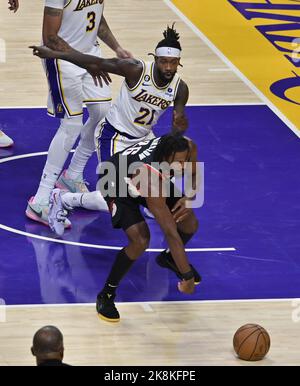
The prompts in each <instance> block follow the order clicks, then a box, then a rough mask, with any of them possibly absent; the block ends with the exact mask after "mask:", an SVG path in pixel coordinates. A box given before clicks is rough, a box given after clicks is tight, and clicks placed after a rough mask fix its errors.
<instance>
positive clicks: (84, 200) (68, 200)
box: [62, 190, 108, 212]
mask: <svg viewBox="0 0 300 386" xmlns="http://www.w3.org/2000/svg"><path fill="white" fill-rule="evenodd" d="M62 201H63V203H64V204H66V205H67V206H71V207H72V208H85V209H88V210H99V211H102V212H108V206H107V203H106V201H105V200H104V198H103V196H102V194H101V193H100V192H99V191H97V190H96V191H95V192H89V193H65V194H64V195H63V196H62Z"/></svg>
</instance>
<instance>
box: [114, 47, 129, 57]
mask: <svg viewBox="0 0 300 386" xmlns="http://www.w3.org/2000/svg"><path fill="white" fill-rule="evenodd" d="M116 54H117V57H118V58H119V59H133V55H132V53H131V52H129V51H127V50H124V48H122V47H118V48H117V49H116Z"/></svg>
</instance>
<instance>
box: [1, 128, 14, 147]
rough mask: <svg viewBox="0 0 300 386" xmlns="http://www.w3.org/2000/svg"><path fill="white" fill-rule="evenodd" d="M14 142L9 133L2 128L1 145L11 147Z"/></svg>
mask: <svg viewBox="0 0 300 386" xmlns="http://www.w3.org/2000/svg"><path fill="white" fill-rule="evenodd" d="M13 144H14V141H13V140H12V139H11V138H9V136H8V135H6V134H5V133H3V131H1V130H0V147H10V146H12V145H13Z"/></svg>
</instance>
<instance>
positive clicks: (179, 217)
mask: <svg viewBox="0 0 300 386" xmlns="http://www.w3.org/2000/svg"><path fill="white" fill-rule="evenodd" d="M186 201H187V197H182V198H181V199H180V200H178V201H177V202H176V204H175V205H174V207H173V209H172V210H171V212H172V214H173V218H174V220H175V222H176V223H179V222H181V221H183V220H185V219H186V218H187V217H188V216H189V215H190V214H191V211H192V209H191V208H187V207H186Z"/></svg>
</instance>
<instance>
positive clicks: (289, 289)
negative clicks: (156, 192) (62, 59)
mask: <svg viewBox="0 0 300 386" xmlns="http://www.w3.org/2000/svg"><path fill="white" fill-rule="evenodd" d="M188 116H189V121H190V128H189V131H188V135H189V136H190V137H191V138H193V139H194V140H195V141H196V142H197V144H198V149H199V160H200V161H203V162H204V163H205V202H204V206H203V207H202V208H200V209H197V210H196V214H197V217H198V218H199V221H200V229H199V232H198V234H197V236H196V237H195V238H194V239H193V240H192V241H191V242H190V244H189V245H188V248H191V249H193V251H192V252H190V253H189V256H190V260H191V262H192V264H194V265H195V266H196V267H197V268H198V269H199V271H200V273H201V275H202V277H203V282H202V283H201V285H199V286H198V287H197V289H196V292H195V293H194V294H193V295H192V296H186V295H183V294H181V293H179V292H178V290H177V281H178V280H177V278H176V277H175V276H174V275H173V274H172V273H170V272H168V271H166V270H164V269H161V268H160V267H158V266H157V265H156V263H155V256H156V254H157V252H147V253H145V254H144V255H143V256H142V257H141V259H140V260H139V261H138V262H137V263H136V264H135V266H134V267H133V269H132V270H131V271H130V273H129V274H128V275H127V276H126V278H125V279H124V281H123V282H122V284H121V286H120V288H119V293H118V297H117V301H119V302H122V301H162V300H202V299H203V300H204V299H205V300H209V299H218V300H221V299H260V298H292V297H299V296H300V236H299V229H300V179H299V170H300V147H299V139H298V138H297V137H296V135H295V134H294V133H292V132H291V131H290V130H289V129H288V128H287V127H286V126H285V124H283V123H282V122H281V121H280V120H279V119H278V118H277V117H276V116H275V115H274V114H273V112H272V111H271V110H270V109H269V108H268V107H266V106H264V105H245V106H235V105H234V106H191V107H189V108H188ZM170 117H171V110H170V111H168V112H167V113H166V115H165V116H164V117H163V118H162V120H161V121H160V122H159V124H158V126H157V128H156V133H157V134H162V133H165V132H167V131H168V130H169V128H170V124H169V122H170V119H171V118H170ZM57 125H58V122H57V121H56V120H55V119H52V118H49V117H47V116H46V113H45V109H41V108H34V109H33V108H27V109H5V108H3V109H0V129H3V130H4V131H5V132H7V134H9V135H10V136H12V137H13V138H14V140H15V143H16V145H15V147H14V148H12V149H11V150H3V149H2V150H1V149H0V181H1V189H0V298H2V299H4V300H5V302H6V304H43V303H46V304H52V303H91V302H94V301H95V297H96V294H97V293H98V291H99V290H100V289H101V287H102V285H103V283H104V280H105V278H106V276H107V274H108V271H109V269H110V266H111V264H112V262H113V259H114V256H115V254H116V250H115V249H114V248H117V247H122V246H123V245H124V243H125V237H124V235H123V234H122V231H116V230H113V229H112V227H111V225H110V219H109V215H108V214H103V213H97V212H88V211H85V210H79V211H77V212H76V213H74V214H73V215H72V217H71V220H72V224H73V227H72V229H71V230H70V231H67V232H66V234H65V236H64V238H63V240H62V241H59V242H57V240H52V239H53V234H52V233H51V231H50V230H49V229H48V228H47V227H44V226H42V225H39V224H37V223H34V222H32V221H30V220H29V219H27V218H26V217H25V215H24V211H25V208H26V201H27V199H28V198H29V197H30V196H31V195H32V194H34V192H35V190H36V188H37V184H38V181H39V178H40V174H41V171H42V169H43V165H44V162H45V160H46V155H45V152H46V151H47V149H48V146H49V143H50V141H51V138H52V136H53V135H54V133H55V128H56V127H57ZM15 156H22V157H19V158H18V157H17V158H15ZM95 169H96V156H94V157H93V158H92V159H91V161H90V162H89V165H88V168H87V172H86V178H87V180H88V181H89V182H90V184H91V185H90V187H91V188H93V187H94V186H95V180H96V177H95ZM148 223H149V225H150V228H151V235H152V239H151V245H150V248H151V249H159V248H163V247H164V246H165V241H164V238H163V236H162V234H161V232H160V230H159V228H158V226H157V225H156V224H155V222H154V220H149V221H148ZM36 237H41V238H36ZM65 241H66V242H70V243H69V244H68V243H65ZM205 248H208V249H209V251H203V249H205ZM213 248H220V250H218V251H211V250H210V249H213ZM226 248H231V250H229V251H228V250H226Z"/></svg>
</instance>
